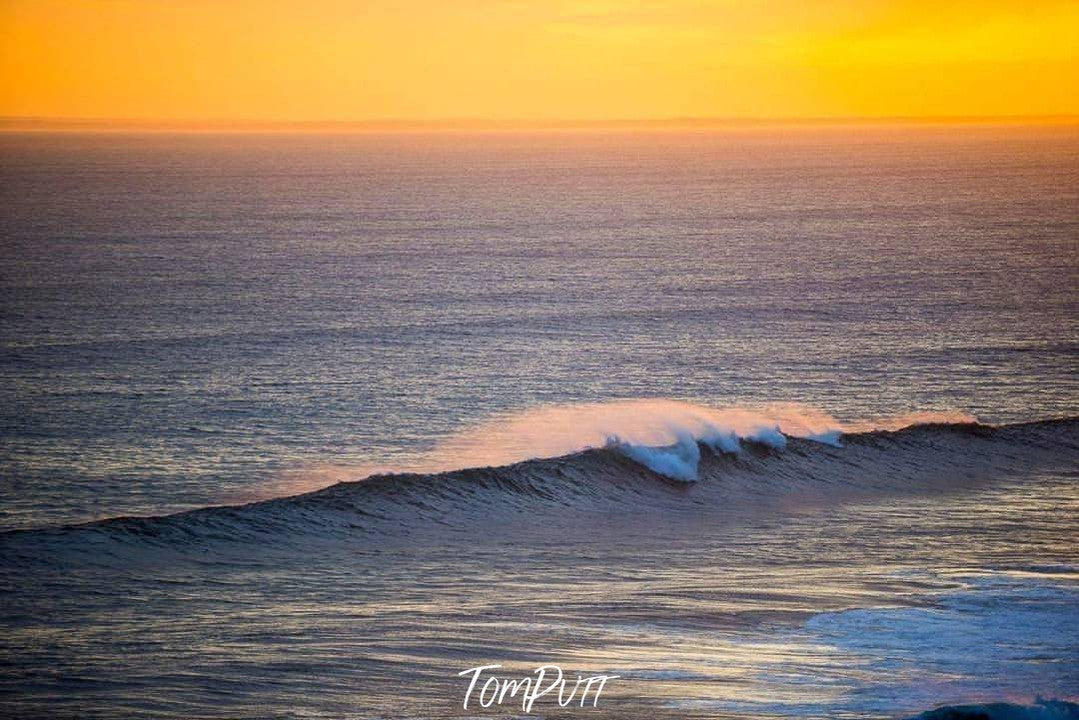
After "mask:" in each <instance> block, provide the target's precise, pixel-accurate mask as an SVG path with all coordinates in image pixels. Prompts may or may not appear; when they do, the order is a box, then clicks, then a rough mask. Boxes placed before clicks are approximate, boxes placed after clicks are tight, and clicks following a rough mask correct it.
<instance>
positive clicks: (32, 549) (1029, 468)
mask: <svg viewBox="0 0 1079 720" xmlns="http://www.w3.org/2000/svg"><path fill="white" fill-rule="evenodd" d="M645 402H647V403H649V405H645V404H644V403H645ZM659 402H662V405H661V406H660V407H662V408H663V409H664V410H665V412H664V413H648V412H637V413H629V414H627V413H625V412H621V413H620V414H617V415H616V414H612V413H611V412H610V408H609V407H607V406H584V407H583V408H582V407H581V406H577V407H573V408H554V409H546V410H539V411H533V412H532V413H530V414H528V415H527V416H526V417H525V418H524V419H522V418H521V417H518V418H516V419H512V418H511V419H509V420H504V421H503V422H501V423H500V424H494V425H489V426H488V427H487V428H486V429H483V428H481V429H477V430H473V431H470V432H469V433H465V434H462V435H461V436H459V437H458V438H455V439H454V440H453V441H451V442H449V443H447V444H446V445H444V446H443V447H442V448H440V450H439V451H438V452H437V453H436V456H437V457H435V458H433V459H432V463H438V462H447V463H448V462H451V461H460V460H461V459H462V458H473V459H474V460H475V462H476V464H477V467H472V468H470V469H463V470H448V471H444V472H402V473H386V474H378V475H373V476H371V477H368V478H366V479H362V480H354V481H345V482H339V483H337V484H335V485H332V486H330V487H326V488H323V489H321V490H317V491H314V492H309V493H306V494H302V495H295V496H291V497H283V498H276V499H271V500H264V501H260V502H255V503H249V504H246V505H238V506H221V507H211V508H203V509H199V510H193V511H189V512H184V513H178V514H175V515H168V516H162V517H149V518H128V517H124V518H113V519H110V520H103V521H98V522H94V523H87V524H84V525H77V526H71V527H67V528H55V529H37V530H16V531H9V532H7V533H3V534H0V551H2V554H3V555H4V556H5V558H7V559H8V560H10V561H12V562H32V561H35V560H40V559H41V558H43V557H44V558H54V557H57V556H67V555H70V554H72V553H75V554H83V555H85V554H89V555H92V556H93V558H94V559H95V560H101V561H103V562H108V561H109V558H113V559H116V558H119V559H121V560H125V559H127V558H129V557H130V551H131V550H132V549H133V548H134V549H145V548H148V547H156V548H169V549H172V550H175V549H177V548H187V549H196V550H205V548H206V547H207V545H209V544H215V545H219V546H220V545H250V544H251V543H257V544H258V546H260V547H262V546H266V545H267V544H271V545H272V544H283V543H284V544H287V543H289V542H291V541H300V540H302V542H303V543H304V544H305V546H310V543H311V542H312V540H313V539H318V538H322V539H329V540H332V541H334V542H338V541H341V540H343V539H357V540H358V541H360V542H372V541H373V539H377V538H393V537H403V536H408V537H409V538H411V539H412V540H414V539H415V538H416V536H417V535H422V534H424V533H433V534H438V533H446V532H459V533H476V532H479V531H482V532H495V531H496V529H497V528H498V527H504V528H508V529H510V531H514V532H516V531H518V530H520V529H521V528H523V527H527V526H528V525H529V524H530V523H531V524H536V523H540V524H549V523H578V524H580V523H588V522H594V521H595V520H596V519H597V518H602V517H617V518H621V519H623V520H624V519H625V518H628V517H630V516H632V515H633V514H636V513H668V514H672V513H674V514H676V513H708V514H716V513H720V514H727V515H732V514H733V515H737V514H739V513H742V512H747V511H749V510H751V509H754V508H758V509H759V508H770V509H772V510H779V511H785V510H790V509H797V508H800V507H804V506H806V505H808V504H813V503H834V502H837V501H841V500H844V499H848V498H859V499H861V498H866V497H873V496H882V495H885V494H892V493H933V492H954V491H962V490H963V489H964V488H968V487H973V486H975V485H977V484H979V483H986V482H993V481H1000V480H1007V479H1014V478H1030V477H1031V476H1032V473H1035V472H1036V471H1037V470H1038V469H1039V468H1043V469H1046V470H1054V471H1059V470H1064V471H1067V472H1072V471H1074V469H1075V468H1076V466H1077V465H1079V463H1077V461H1079V418H1067V419H1060V420H1047V421H1042V422H1034V423H1024V424H1015V425H1004V426H989V425H982V424H978V423H976V422H973V421H972V419H971V420H967V418H965V417H962V418H961V419H963V420H965V421H964V422H932V423H930V424H915V425H911V426H909V427H905V428H902V429H894V428H895V426H896V425H897V424H901V421H899V420H894V419H893V420H883V421H876V422H871V421H867V422H865V423H852V424H843V423H839V422H838V421H835V420H834V419H832V418H830V417H829V416H827V415H825V414H823V413H819V412H815V411H806V410H805V409H804V408H794V407H786V408H778V409H776V408H774V409H771V410H768V411H762V410H754V411H748V410H710V409H707V408H700V407H699V406H694V405H689V404H687V403H672V402H669V401H639V402H634V403H631V404H629V405H627V404H621V410H623V411H624V410H625V409H626V408H627V407H631V408H634V409H637V410H643V409H644V408H646V407H649V406H651V404H652V403H659ZM653 407H654V406H653ZM616 417H619V418H621V419H619V420H618V421H617V422H614V420H613V419H614V418H616ZM657 418H658V419H657ZM954 418H955V416H942V417H936V416H934V417H928V418H926V417H923V418H919V419H929V420H933V419H938V420H950V419H954ZM574 428H576V429H578V430H579V431H580V432H581V433H582V437H581V438H577V439H574V437H575V436H574V435H573V429H574ZM485 432H486V433H487V434H485ZM537 441H542V442H537ZM529 443H531V444H529ZM544 443H546V444H544ZM526 446H527V452H528V453H534V452H539V453H543V452H551V453H558V452H559V451H560V450H561V449H563V448H565V447H567V446H569V447H571V448H573V449H572V450H571V451H570V452H569V453H567V454H561V455H557V456H556V457H549V458H545V459H531V460H521V461H519V462H512V463H510V464H497V463H498V461H499V459H501V458H512V457H514V455H515V454H519V453H521V452H525V451H526V450H525V448H526ZM577 447H581V448H585V449H576V448H577ZM439 453H441V455H439Z"/></svg>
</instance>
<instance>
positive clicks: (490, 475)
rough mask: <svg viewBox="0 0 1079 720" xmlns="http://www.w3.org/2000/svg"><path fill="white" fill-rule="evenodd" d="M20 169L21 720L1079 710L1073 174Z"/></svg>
mask: <svg viewBox="0 0 1079 720" xmlns="http://www.w3.org/2000/svg"><path fill="white" fill-rule="evenodd" d="M0 159H2V164H0V203H2V204H0V207H2V213H0V223H2V224H0V238H2V243H3V263H2V264H0V293H2V297H3V303H2V316H0V321H2V326H0V328H2V336H0V341H2V346H0V353H2V354H0V377H2V390H0V392H2V399H3V403H0V527H2V528H3V529H4V530H7V531H9V532H6V533H4V534H3V535H2V536H0V550H2V554H0V571H2V574H0V587H2V589H3V595H2V598H3V603H2V614H0V622H2V624H3V628H4V630H5V632H4V634H3V639H2V640H0V650H2V653H0V656H2V660H0V663H2V667H3V673H2V677H3V688H4V694H3V698H0V703H2V704H3V705H5V706H7V707H8V708H9V709H11V710H12V711H13V712H14V713H15V714H17V715H19V716H27V717H33V716H42V717H45V716H48V717H58V716H65V715H70V716H98V717H121V716H124V717H126V716H146V717H151V716H152V717H158V716H176V717H252V718H264V717H327V718H329V717H362V718H367V717H432V718H435V717H448V716H452V715H454V714H461V715H470V714H477V713H479V712H481V711H480V710H477V709H476V708H475V707H470V708H469V709H468V710H465V709H464V708H463V707H462V701H463V700H464V696H465V691H466V690H467V681H466V680H464V679H463V678H461V677H459V673H460V672H461V671H465V670H467V669H468V668H471V667H476V666H480V665H486V664H491V663H499V664H502V665H503V666H504V668H506V673H507V675H514V676H517V677H523V676H524V675H525V674H527V673H529V672H531V671H532V670H533V669H534V668H535V667H537V666H540V665H544V664H548V663H553V664H558V665H559V666H560V667H562V668H564V669H565V670H566V671H567V673H570V672H572V673H574V676H576V674H578V673H579V674H581V675H599V674H603V673H606V674H610V675H618V676H619V677H618V679H617V680H612V681H610V683H609V685H608V686H607V688H606V689H605V691H604V695H603V698H602V700H601V702H600V703H599V704H598V705H597V707H594V708H589V709H588V710H587V712H588V713H590V714H592V715H593V716H597V717H600V716H603V717H618V718H627V717H630V718H631V717H649V718H656V717H708V718H713V717H790V716H805V717H902V716H905V715H912V714H915V713H916V712H918V711H920V710H924V709H926V708H929V707H932V706H933V705H936V704H944V703H958V702H987V701H995V700H1011V701H1023V702H1029V701H1031V700H1032V699H1033V697H1034V695H1036V694H1042V695H1045V696H1048V697H1060V698H1071V699H1075V697H1076V695H1079V671H1077V667H1079V657H1077V655H1076V651H1075V649H1076V648H1077V647H1079V637H1077V636H1076V634H1075V630H1074V628H1075V627H1076V626H1079V617H1077V615H1076V607H1079V584H1077V582H1076V579H1077V575H1076V566H1077V564H1079V552H1077V550H1076V548H1077V546H1079V524H1077V521H1076V519H1075V518H1076V517H1077V513H1076V511H1077V510H1079V487H1077V485H1076V481H1075V478H1076V469H1077V460H1079V430H1077V426H1076V421H1075V420H1074V419H1069V418H1072V417H1073V416H1074V415H1075V414H1076V412H1075V410H1076V400H1077V398H1079V386H1077V375H1076V369H1077V367H1076V358H1077V348H1079V340H1077V338H1079V335H1077V329H1079V328H1077V324H1079V313H1077V304H1079V296H1077V294H1076V287H1077V286H1079V285H1077V280H1079V261H1077V250H1079V211H1077V208H1079V131H1076V129H1075V128H1074V127H1040V128H1035V127H1000V126H997V127H988V126H982V127H975V126H948V127H931V126H927V127H903V128H898V127H883V126H881V127H860V128H858V127H846V128H794V127H787V128H770V129H762V128H741V129H731V130H723V131H716V130H710V131H698V132H643V133H633V132H613V131H609V132H580V133H578V132H552V133H531V134H530V133H490V134H483V133H444V134H431V135H424V134H407V133H402V134H393V135H371V134H341V135H334V134H309V135H290V134H261V135H257V134H178V135H174V134H165V133H158V134H153V133H148V134H139V135H126V134H6V135H4V136H2V137H0ZM976 421H977V422H980V423H981V424H974V423H975V422H976ZM1040 421H1049V422H1040ZM925 423H936V424H931V425H925ZM944 423H947V424H944ZM955 423H960V424H955ZM906 426H914V427H912V428H910V429H905V430H904V429H902V428H904V427H906ZM589 448H591V449H589ZM581 451H583V453H582V452H581ZM533 458H538V459H539V460H535V461H532V462H525V463H523V464H518V465H515V466H512V467H508V468H505V467H503V468H501V469H477V470H473V469H470V468H485V467H487V466H505V465H506V464H507V463H514V462H518V461H528V460H531V459H533ZM543 458H562V459H553V460H552V459H543ZM387 471H408V472H410V473H412V474H408V475H385V474H384V473H385V472H387ZM443 471H460V472H450V473H449V474H437V473H440V472H443ZM374 474H378V477H374V478H371V479H367V480H365V478H367V477H368V476H371V475H374ZM340 481H359V482H346V483H345V484H338V485H335V483H338V482H340ZM323 487H325V488H327V489H325V490H322V491H321V492H315V494H313V495H305V496H303V497H301V498H290V497H288V496H292V495H296V494H297V493H302V492H307V491H313V490H317V489H318V488H323ZM252 501H265V502H262V503H260V504H255V505H244V504H245V503H250V502H252ZM221 505H228V506H239V505H244V506H243V507H226V508H219V509H213V506H221ZM205 508H210V509H205ZM178 511H194V512H193V513H189V514H186V515H178V516H171V517H160V516H163V515H166V514H169V513H175V512H178ZM91 520H102V521H103V522H99V523H95V524H90V525H79V526H75V527H70V526H71V525H72V524H74V523H84V522H87V521H91ZM482 712H483V713H485V714H496V716H497V713H498V712H502V713H503V714H504V715H506V716H512V715H514V714H520V713H521V708H517V709H516V710H515V709H514V708H513V707H509V706H505V707H499V708H492V709H490V710H483V711H482ZM568 712H570V711H569V710H568V709H563V708H559V707H558V706H557V704H555V705H554V706H553V707H551V706H550V705H547V706H545V705H544V703H543V702H542V701H541V702H537V704H536V705H535V707H534V709H533V713H541V714H542V713H545V714H547V715H548V716H559V714H560V713H561V714H565V713H568ZM575 712H585V710H581V709H579V708H578V709H577V710H576V711H575Z"/></svg>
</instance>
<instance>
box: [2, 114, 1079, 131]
mask: <svg viewBox="0 0 1079 720" xmlns="http://www.w3.org/2000/svg"><path fill="white" fill-rule="evenodd" d="M1076 124H1079V115H1077V114H1051V115H1050V114H1045V115H880V116H877V115H872V116H857V115H836V116H809V117H799V116H784V117H745V116H736V117H707V116H706V117H694V116H690V117H667V118H662V117H658V118H610V119H597V118H548V119H527V118H466V117H462V118H423V119H420V118H412V119H407V118H370V119H360V120H256V119H226V118H207V119H195V118H175V119H170V118H115V117H51V116H0V132H7V133H12V132H267V133H272V132H285V133H287V132H356V133H362V132H369V133H379V132H385V133H390V132H440V131H441V132H454V131H458V132H484V131H490V132H497V131H528V130H534V131H535V130H604V129H610V130H617V129H625V130H692V129H720V128H731V129H734V128H754V127H767V126H787V127H797V126H808V127H827V126H872V125H878V126H879V125H1076Z"/></svg>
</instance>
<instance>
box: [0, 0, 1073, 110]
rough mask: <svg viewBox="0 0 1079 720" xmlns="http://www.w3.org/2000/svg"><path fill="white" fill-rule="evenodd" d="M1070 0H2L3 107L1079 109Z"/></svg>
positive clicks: (0, 59)
mask: <svg viewBox="0 0 1079 720" xmlns="http://www.w3.org/2000/svg"><path fill="white" fill-rule="evenodd" d="M1077 45H1079V2H1075V0H1028V1H1026V2H1016V1H1014V0H1012V1H1010V2H1003V1H1001V0H959V1H951V2H949V1H948V0H941V1H934V0H813V1H809V0H771V1H768V2H765V1H760V0H758V1H754V0H668V1H666V2H660V1H658V0H595V1H587V0H585V1H578V2H573V1H570V0H546V1H538V0H536V1H530V0H366V1H362V0H353V1H351V2H348V1H345V0H0V74H2V95H0V115H4V116H9V117H11V116H36V117H49V118H131V119H155V120H164V119H176V120H273V121H277V120H312V121H326V120H372V119H402V120H431V119H444V118H485V119H523V120H552V119H597V120H598V119H622V118H626V119H634V118H673V117H725V118H795V117H850V116H860V117H875V116H956V115H962V116H970V115H1047V114H1049V115H1063V114H1079V57H1077V50H1076V48H1077Z"/></svg>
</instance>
